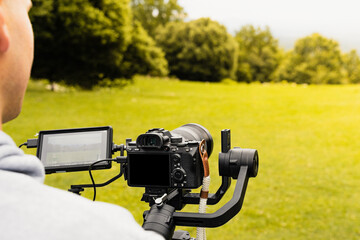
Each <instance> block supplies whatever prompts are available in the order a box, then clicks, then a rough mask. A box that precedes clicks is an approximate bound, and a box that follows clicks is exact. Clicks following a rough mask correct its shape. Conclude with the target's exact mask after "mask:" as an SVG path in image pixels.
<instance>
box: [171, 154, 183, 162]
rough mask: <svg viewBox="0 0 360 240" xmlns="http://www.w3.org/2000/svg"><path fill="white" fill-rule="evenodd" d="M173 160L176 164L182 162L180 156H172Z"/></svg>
mask: <svg viewBox="0 0 360 240" xmlns="http://www.w3.org/2000/svg"><path fill="white" fill-rule="evenodd" d="M172 159H173V161H174V163H179V162H180V160H181V156H180V155H179V154H174V155H173V156H172Z"/></svg>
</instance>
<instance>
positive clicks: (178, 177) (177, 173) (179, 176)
mask: <svg viewBox="0 0 360 240" xmlns="http://www.w3.org/2000/svg"><path fill="white" fill-rule="evenodd" d="M171 175H172V178H173V179H174V181H175V182H177V183H181V182H183V181H184V180H185V177H186V172H185V170H184V169H182V168H176V169H174V171H173V172H172V174H171Z"/></svg>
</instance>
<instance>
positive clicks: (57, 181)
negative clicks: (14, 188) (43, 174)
mask: <svg viewBox="0 0 360 240" xmlns="http://www.w3.org/2000/svg"><path fill="white" fill-rule="evenodd" d="M190 122H194V123H199V124H201V125H203V126H204V127H206V128H207V129H208V130H209V131H210V132H211V134H212V136H213V138H214V144H215V148H214V151H213V154H212V156H211V157H210V162H211V167H212V169H211V177H212V187H211V190H212V191H215V190H216V189H217V188H218V186H219V185H220V177H218V168H217V160H218V159H217V153H218V152H219V151H220V131H221V130H222V129H224V128H230V129H231V134H232V146H233V147H234V146H239V147H244V148H256V149H258V151H259V155H260V169H259V174H258V177H257V178H254V179H250V181H249V185H248V190H247V193H246V197H245V201H244V205H243V209H242V210H241V212H240V213H239V214H238V215H237V216H236V217H235V218H234V219H232V220H231V221H230V222H228V223H227V224H226V225H224V226H222V227H220V228H217V229H210V230H208V239H210V240H211V239H214V240H216V239H222V240H227V239H228V240H234V239H243V240H245V239H249V240H250V239H264V240H270V239H276V240H279V239H286V240H289V239H291V240H294V239H360V225H359V223H360V191H359V190H360V126H359V125H360V86H358V85H356V86H355V85H346V86H296V85H290V84H269V85H267V84H251V85H247V84H223V83H218V84H208V83H196V82H180V81H176V80H167V79H156V78H145V77H137V78H136V79H135V81H134V84H132V85H129V86H127V87H125V88H123V89H100V90H96V91H65V92H50V91H47V90H45V89H44V88H43V85H42V84H40V83H37V82H31V83H30V86H29V89H28V92H27V94H26V97H25V102H24V106H23V111H22V114H21V115H20V116H19V117H18V118H17V119H16V120H15V121H13V122H10V123H8V124H6V125H5V126H4V131H5V132H7V133H8V134H10V135H11V136H12V137H13V138H14V140H15V141H16V143H17V144H20V143H23V142H25V141H26V139H27V138H32V137H34V134H35V133H36V132H38V131H40V130H45V129H61V128H75V127H90V126H104V125H111V126H112V127H113V128H114V141H115V143H117V144H120V143H125V139H126V138H133V139H135V138H136V137H137V136H138V135H139V134H141V133H144V132H146V131H147V130H148V129H150V128H153V127H163V128H165V129H169V130H172V129H174V128H176V127H178V126H181V125H182V124H186V123H190ZM26 152H28V153H34V152H33V151H30V150H26ZM117 171H118V168H117V167H113V169H111V170H101V171H97V172H96V173H95V178H96V181H97V182H101V181H104V180H106V179H108V178H110V177H111V176H113V175H115V174H116V173H117ZM88 182H89V177H88V174H87V173H66V174H53V175H48V176H47V178H46V184H48V185H51V186H55V187H58V188H62V189H67V188H68V187H69V186H70V185H71V184H78V183H88ZM234 183H235V181H233V185H232V187H231V189H230V191H229V192H228V194H227V195H226V196H225V197H224V200H222V201H221V202H220V203H219V204H218V206H211V207H209V212H213V211H215V210H216V209H217V208H219V207H220V206H222V205H223V204H224V203H225V202H226V201H227V200H229V199H230V198H231V192H232V191H233V188H234V186H235V184H234ZM143 191H144V190H143V189H141V188H129V187H127V185H126V182H125V181H124V180H123V179H121V180H118V181H116V182H115V183H113V184H111V185H110V186H108V187H105V188H102V189H98V193H97V200H99V201H106V202H111V203H115V204H118V205H121V206H124V207H126V208H128V209H129V210H130V211H131V212H132V213H133V215H134V217H135V218H136V219H137V221H138V222H139V223H141V222H142V212H143V211H144V210H147V209H148V205H147V204H146V203H144V202H140V199H141V196H142V193H143ZM83 195H84V196H85V197H88V198H92V190H87V191H86V192H85V193H84V194H83ZM185 210H186V211H196V208H195V207H194V206H189V207H186V209H185ZM180 229H186V230H190V231H191V234H192V235H193V236H195V231H194V230H193V229H190V228H180Z"/></svg>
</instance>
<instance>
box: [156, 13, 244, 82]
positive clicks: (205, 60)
mask: <svg viewBox="0 0 360 240" xmlns="http://www.w3.org/2000/svg"><path fill="white" fill-rule="evenodd" d="M156 36H157V37H156V39H157V42H158V43H159V45H160V46H161V47H162V49H163V50H164V51H165V54H166V59H167V60H168V63H169V69H170V74H172V75H175V76H177V77H178V78H180V79H187V80H198V81H210V82H216V81H220V80H222V79H223V78H234V73H235V67H236V59H237V44H236V41H235V40H234V38H233V37H232V36H231V35H230V34H229V33H228V32H227V30H226V28H225V27H224V26H223V25H221V24H219V23H218V22H215V21H212V20H210V19H209V18H201V19H198V20H195V21H191V22H187V23H183V22H171V23H168V24H167V25H166V26H165V27H164V28H160V29H159V31H158V32H157V35H156Z"/></svg>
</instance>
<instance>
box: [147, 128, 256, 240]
mask: <svg viewBox="0 0 360 240" xmlns="http://www.w3.org/2000/svg"><path fill="white" fill-rule="evenodd" d="M221 137H222V152H221V153H220V154H219V175H220V176H222V184H221V186H220V187H219V189H218V191H217V192H216V193H215V194H209V199H208V204H210V205H215V204H217V203H218V202H219V201H220V200H221V198H222V197H223V196H224V194H225V192H226V191H227V190H228V188H229V187H230V184H231V178H233V179H237V182H236V186H235V191H234V194H233V197H232V199H231V200H230V201H229V202H227V203H226V204H225V205H224V206H222V207H221V208H220V209H218V210H217V211H216V212H214V213H187V212H175V207H176V206H175V207H174V206H172V205H174V204H173V203H172V201H171V200H173V199H176V201H175V202H179V200H180V201H182V204H199V199H200V196H199V194H193V193H184V192H181V191H180V190H178V189H175V190H173V191H172V192H171V193H169V194H168V195H163V196H162V197H160V198H158V199H156V200H155V204H153V205H152V207H151V209H150V211H146V212H145V213H144V224H143V228H144V229H147V230H152V231H155V232H158V233H159V234H161V235H163V236H164V237H165V238H166V239H173V240H178V239H179V240H180V239H190V237H189V235H188V234H186V233H184V232H182V231H180V232H177V233H175V235H174V236H173V231H174V228H175V226H191V227H205V228H214V227H219V226H221V225H223V224H225V223H226V222H228V221H229V220H230V219H232V218H233V217H234V216H236V214H237V213H238V212H239V211H240V210H241V207H242V204H243V201H244V197H245V192H246V188H247V183H248V180H249V178H250V177H256V176H257V172H258V166H259V158H258V153H257V151H256V150H253V149H241V148H234V149H230V131H229V130H223V131H222V134H221ZM178 205H179V204H177V206H178ZM172 236H173V238H172Z"/></svg>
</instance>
